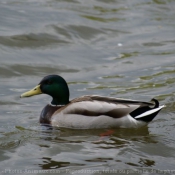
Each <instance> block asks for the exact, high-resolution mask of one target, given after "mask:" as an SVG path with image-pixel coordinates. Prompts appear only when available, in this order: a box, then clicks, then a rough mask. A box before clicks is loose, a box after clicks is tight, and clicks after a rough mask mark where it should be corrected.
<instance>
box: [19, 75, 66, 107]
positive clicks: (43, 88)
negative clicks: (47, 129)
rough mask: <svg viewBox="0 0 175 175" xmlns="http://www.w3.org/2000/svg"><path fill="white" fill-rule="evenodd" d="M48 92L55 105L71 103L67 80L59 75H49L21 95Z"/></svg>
mask: <svg viewBox="0 0 175 175" xmlns="http://www.w3.org/2000/svg"><path fill="white" fill-rule="evenodd" d="M39 94H48V95H50V96H51V97H52V98H53V99H52V102H51V104H53V105H66V104H67V103H69V88H68V86H67V83H66V81H65V80H64V79H63V78H62V77H61V76H59V75H48V76H46V77H44V78H43V79H42V80H41V82H40V83H39V84H38V85H37V86H36V87H35V88H33V89H32V90H30V91H28V92H25V93H23V94H22V95H21V97H30V96H33V95H39Z"/></svg>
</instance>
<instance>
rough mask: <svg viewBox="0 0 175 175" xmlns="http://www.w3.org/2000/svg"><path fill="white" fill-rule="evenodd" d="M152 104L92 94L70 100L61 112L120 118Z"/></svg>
mask: <svg viewBox="0 0 175 175" xmlns="http://www.w3.org/2000/svg"><path fill="white" fill-rule="evenodd" d="M153 105H154V104H152V103H148V102H141V101H134V100H128V99H120V98H110V97H103V96H96V95H93V96H83V97H80V98H77V99H74V100H72V101H71V102H70V103H69V104H68V105H66V106H65V107H64V108H62V112H63V113H64V114H77V115H83V116H93V117H95V116H101V115H105V116H109V117H112V118H121V117H124V116H126V115H128V114H130V113H132V112H133V111H135V110H136V109H138V108H141V107H148V106H153ZM59 112H61V111H59Z"/></svg>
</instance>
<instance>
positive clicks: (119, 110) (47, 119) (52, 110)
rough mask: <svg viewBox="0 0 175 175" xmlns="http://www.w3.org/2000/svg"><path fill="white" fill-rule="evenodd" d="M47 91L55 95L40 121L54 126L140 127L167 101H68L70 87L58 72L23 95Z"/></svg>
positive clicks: (85, 98) (95, 98)
mask: <svg viewBox="0 0 175 175" xmlns="http://www.w3.org/2000/svg"><path fill="white" fill-rule="evenodd" d="M38 94H48V95H50V96H51V97H52V101H51V103H50V104H47V105H46V106H45V107H44V109H43V110H42V112H41V114H40V123H42V124H50V125H52V126H58V127H64V128H73V129H93V128H138V127H141V126H144V125H146V124H148V123H149V122H150V121H152V120H153V118H154V117H155V116H156V115H157V114H158V113H159V111H160V110H161V109H162V108H163V107H164V105H162V106H159V102H158V101H157V100H156V99H152V102H143V101H136V100H130V99H121V98H112V97H104V96H98V95H85V96H82V97H79V98H75V99H73V100H71V101H69V88H68V85H67V83H66V81H65V80H64V79H63V78H62V77H61V76H59V75H48V76H46V77H44V78H43V79H42V80H41V82H40V83H39V84H38V85H37V86H36V87H35V88H33V89H32V90H30V91H28V92H25V93H23V94H22V95H21V97H30V96H33V95H38Z"/></svg>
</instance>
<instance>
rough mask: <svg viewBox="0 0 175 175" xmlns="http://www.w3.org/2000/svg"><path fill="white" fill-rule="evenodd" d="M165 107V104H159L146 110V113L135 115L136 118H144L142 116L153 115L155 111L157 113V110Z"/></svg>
mask: <svg viewBox="0 0 175 175" xmlns="http://www.w3.org/2000/svg"><path fill="white" fill-rule="evenodd" d="M164 107H165V105H163V106H159V107H158V108H155V109H151V110H149V111H146V112H144V113H142V114H140V115H138V116H137V117H135V119H138V118H142V117H145V116H148V115H151V114H153V113H155V112H157V111H159V110H161V109H162V108H164Z"/></svg>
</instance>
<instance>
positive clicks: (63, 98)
mask: <svg viewBox="0 0 175 175" xmlns="http://www.w3.org/2000/svg"><path fill="white" fill-rule="evenodd" d="M68 103H69V90H67V89H64V90H61V91H59V93H58V94H55V95H54V96H52V101H51V104H52V105H56V106H59V105H60V106H64V105H67V104H68Z"/></svg>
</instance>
